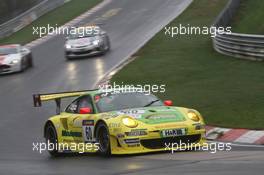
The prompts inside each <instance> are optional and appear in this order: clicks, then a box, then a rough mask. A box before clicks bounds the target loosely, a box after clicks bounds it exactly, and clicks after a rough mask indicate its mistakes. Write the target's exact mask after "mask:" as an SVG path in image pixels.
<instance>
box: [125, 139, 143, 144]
mask: <svg viewBox="0 0 264 175" xmlns="http://www.w3.org/2000/svg"><path fill="white" fill-rule="evenodd" d="M124 142H125V143H126V144H128V145H132V144H139V139H125V140H124Z"/></svg>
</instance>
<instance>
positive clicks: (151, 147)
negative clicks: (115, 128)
mask: <svg viewBox="0 0 264 175" xmlns="http://www.w3.org/2000/svg"><path fill="white" fill-rule="evenodd" d="M205 144H206V139H205V130H199V131H196V132H191V133H188V134H186V135H182V136H174V137H165V138H162V137H161V136H160V133H159V132H154V133H149V134H148V135H146V136H140V137H133V138H130V137H129V138H128V137H125V138H117V137H114V136H111V152H112V154H137V153H147V152H159V151H171V150H174V151H177V150H179V149H180V150H181V149H187V150H189V149H192V148H196V147H202V146H203V145H205ZM168 145H170V146H168ZM172 145H173V147H172ZM183 147H184V148H183Z"/></svg>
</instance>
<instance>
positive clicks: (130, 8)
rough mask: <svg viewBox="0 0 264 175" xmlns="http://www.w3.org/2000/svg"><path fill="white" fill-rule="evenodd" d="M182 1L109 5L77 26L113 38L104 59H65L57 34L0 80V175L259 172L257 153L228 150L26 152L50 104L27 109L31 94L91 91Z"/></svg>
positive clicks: (261, 162)
mask: <svg viewBox="0 0 264 175" xmlns="http://www.w3.org/2000/svg"><path fill="white" fill-rule="evenodd" d="M187 4H188V1H186V0H143V1H142V0H114V1H113V2H111V3H110V4H108V5H107V6H105V7H104V8H103V9H101V10H99V11H98V12H96V13H95V14H94V15H91V16H90V17H89V18H88V19H86V20H85V21H83V23H88V22H91V21H92V22H95V23H99V24H101V25H102V28H104V29H105V30H106V31H107V32H108V34H109V36H110V38H111V41H112V51H111V52H110V53H108V54H107V55H105V56H102V57H95V58H88V59H80V60H74V61H68V62H66V61H65V58H64V52H63V51H64V50H63V43H64V39H63V38H62V37H60V36H57V37H55V38H53V39H51V40H49V41H48V42H46V43H44V44H42V45H40V46H38V47H36V48H34V49H33V56H34V59H35V68H34V69H31V70H29V71H27V72H25V73H22V74H12V75H7V76H0V137H1V141H0V174H1V175H4V174H165V173H166V174H180V173H181V174H219V175H221V174H239V175H243V174H245V175H246V174H250V173H253V174H263V173H262V172H263V170H264V152H263V151H264V149H263V148H251V147H233V149H234V150H233V151H231V152H218V153H216V154H212V153H208V152H180V153H177V154H173V155H172V154H169V153H158V154H147V155H137V156H122V157H113V158H111V159H106V158H101V157H99V156H97V155H79V156H68V157H65V158H56V159H55V158H50V157H49V155H48V154H47V153H42V154H39V153H37V152H33V151H32V148H33V147H32V143H33V142H37V141H43V139H42V134H43V132H42V127H43V124H44V122H45V120H46V119H47V118H48V116H49V115H52V114H54V112H55V108H54V105H53V104H47V105H44V107H43V108H41V109H34V108H33V107H32V94H33V93H38V92H56V91H66V90H80V89H89V88H92V87H93V86H94V84H95V82H97V81H98V79H100V78H101V77H102V76H103V75H104V74H105V73H106V72H107V71H109V70H110V69H111V68H112V67H113V66H115V65H116V64H117V63H119V62H120V61H122V60H123V59H124V58H125V57H127V56H129V55H130V54H132V53H133V52H134V51H135V50H136V49H137V48H139V47H140V46H141V45H142V44H143V43H144V42H146V41H147V40H148V39H149V38H151V36H152V35H153V34H154V33H156V32H157V31H158V30H159V29H160V28H161V26H164V25H165V24H166V23H168V21H170V20H172V19H173V18H174V17H175V16H177V15H178V13H179V11H181V10H182V9H184V7H185V6H186V5H187Z"/></svg>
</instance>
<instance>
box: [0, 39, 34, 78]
mask: <svg viewBox="0 0 264 175" xmlns="http://www.w3.org/2000/svg"><path fill="white" fill-rule="evenodd" d="M32 66H33V60H32V54H31V51H30V50H29V49H27V48H26V47H23V46H21V45H19V44H12V45H4V46H0V74H6V73H12V72H20V71H21V72H22V71H24V70H25V69H27V68H29V67H32Z"/></svg>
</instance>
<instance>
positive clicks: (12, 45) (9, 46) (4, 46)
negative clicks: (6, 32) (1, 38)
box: [0, 44, 20, 48]
mask: <svg viewBox="0 0 264 175" xmlns="http://www.w3.org/2000/svg"><path fill="white" fill-rule="evenodd" d="M19 46H20V44H7V45H2V46H0V48H17V47H19Z"/></svg>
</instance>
